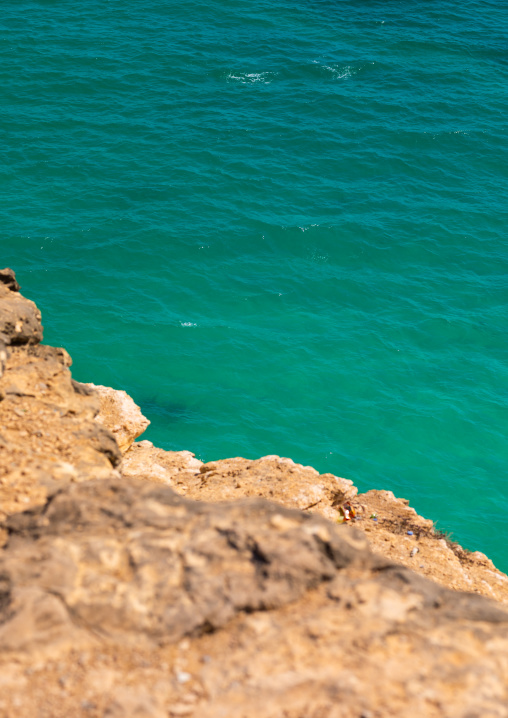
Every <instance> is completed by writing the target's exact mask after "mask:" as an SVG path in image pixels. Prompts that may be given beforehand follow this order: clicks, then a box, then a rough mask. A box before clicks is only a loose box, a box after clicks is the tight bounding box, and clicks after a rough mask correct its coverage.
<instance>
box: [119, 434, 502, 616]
mask: <svg viewBox="0 0 508 718" xmlns="http://www.w3.org/2000/svg"><path fill="white" fill-rule="evenodd" d="M122 471H123V473H124V475H125V476H129V477H136V478H143V477H144V478H147V479H150V480H152V481H159V482H161V483H166V484H168V485H171V486H172V487H173V488H174V489H175V491H177V492H178V493H179V494H181V495H183V496H187V497H188V498H193V499H196V500H198V501H215V502H216V501H234V500H235V499H241V498H246V497H262V498H266V499H270V500H272V501H276V502H277V503H279V504H281V505H283V506H287V507H289V508H299V509H302V510H305V511H309V512H313V513H317V514H320V515H321V516H324V517H325V518H327V519H330V520H331V521H334V522H338V521H342V517H341V514H340V512H339V506H340V505H341V504H343V503H344V502H345V501H350V502H351V503H352V505H353V507H354V508H355V509H356V520H355V521H354V522H351V524H350V525H352V524H353V523H354V525H355V527H356V528H358V529H360V530H362V531H364V532H365V533H366V534H367V536H368V538H369V542H370V544H371V546H372V548H373V550H375V551H378V552H379V553H380V554H382V555H383V556H386V557H387V558H389V559H390V560H392V561H396V562H398V563H401V564H404V565H405V566H408V567H409V568H411V569H413V570H414V571H416V572H417V573H420V574H422V575H423V576H426V577H427V578H430V579H432V580H434V581H438V582H439V583H441V584H442V585H443V586H447V587H448V588H453V589H456V590H462V591H474V592H475V593H480V594H482V595H484V596H488V597H489V598H494V599H496V600H498V601H502V602H503V603H505V604H507V605H508V577H507V576H506V575H505V574H504V573H502V572H501V571H499V570H498V569H496V567H495V566H494V565H493V564H492V562H491V561H490V560H489V559H488V558H487V557H486V556H484V555H483V554H480V553H478V552H476V553H475V552H469V551H465V550H464V549H462V548H461V547H460V546H458V545H457V544H454V543H453V542H451V541H449V540H448V539H446V538H444V537H443V535H442V534H440V533H439V532H436V531H434V524H433V522H432V521H430V520H429V519H424V518H423V517H422V516H419V515H418V514H417V513H416V511H415V510H414V509H413V508H412V507H410V506H408V502H407V501H406V500H404V499H397V498H396V497H395V496H394V495H393V493H392V492H391V491H369V492H367V493H365V494H361V495H357V489H356V487H355V486H353V484H352V482H351V481H348V480H347V479H341V478H339V477H336V476H334V475H333V474H319V473H318V472H317V471H316V470H315V469H313V468H312V467H308V466H302V465H300V464H295V463H294V462H293V461H291V459H285V458H281V457H279V456H265V457H262V458H261V459H257V460H255V461H250V460H248V459H242V458H235V459H223V460H221V461H213V462H209V463H206V464H201V462H199V461H198V460H197V459H195V458H194V455H193V454H190V453H189V452H172V451H164V450H162V449H157V448H155V447H154V446H153V445H152V444H151V442H143V441H142V442H139V443H136V444H134V445H133V447H132V449H131V450H130V451H129V452H127V454H126V455H125V460H124V465H123V468H122ZM373 514H375V515H376V518H377V520H374V519H372V518H371V515H373ZM408 531H412V535H408Z"/></svg>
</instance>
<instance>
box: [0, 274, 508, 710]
mask: <svg viewBox="0 0 508 718" xmlns="http://www.w3.org/2000/svg"><path fill="white" fill-rule="evenodd" d="M0 299H1V301H0V325H1V327H3V329H2V333H3V338H2V341H3V344H2V346H0V366H1V365H2V363H3V365H4V370H3V376H1V378H0V716H1V717H2V718H68V716H71V715H72V716H73V717H74V716H76V717H77V718H84V717H85V716H86V717H87V718H120V717H122V718H142V717H144V718H169V717H177V716H190V717H192V716H195V717H196V718H197V717H198V716H199V718H224V716H228V718H230V717H231V718H259V716H262V717H263V718H265V717H266V718H279V717H280V716H285V718H308V717H310V718H318V716H319V717H321V716H322V717H326V718H350V717H351V716H353V717H354V718H384V717H385V716H390V717H392V716H393V717H395V718H406V716H407V715H411V716H414V717H415V718H418V717H419V716H422V717H425V718H427V717H428V718H434V717H436V716H443V717H445V718H473V717H476V716H477V717H478V718H480V716H481V718H485V717H487V718H494V716H495V717H497V718H508V664H507V662H506V659H505V656H506V655H507V654H508V609H507V608H506V607H505V606H504V605H503V603H502V602H505V603H508V589H507V583H508V579H507V577H506V576H504V574H502V573H501V572H499V571H497V569H496V568H495V567H494V566H493V565H492V563H491V562H490V561H489V560H488V559H487V558H486V557H485V556H483V555H482V554H474V553H473V554H469V553H468V552H465V551H463V550H462V549H461V548H460V547H458V546H455V545H453V544H451V543H450V542H449V541H447V540H445V539H443V538H440V537H439V535H436V533H435V532H434V529H433V525H432V522H430V521H428V520H426V519H423V518H422V517H420V516H418V515H417V514H416V512H415V511H414V509H412V508H411V507H409V506H408V505H407V502H406V501H404V500H402V499H396V498H395V497H394V496H393V494H391V492H386V491H371V492H367V493H366V494H363V495H356V488H355V487H354V486H353V485H352V483H351V482H349V481H347V480H345V479H339V478H338V477H335V476H333V475H331V474H323V475H319V474H318V472H316V471H315V470H314V469H311V468H310V467H303V466H300V465H298V464H295V463H293V462H292V461H291V460H289V459H281V458H280V457H275V456H269V457H263V458H262V459H258V460H256V461H249V460H246V459H241V458H235V459H225V460H222V461H214V462H209V463H206V464H203V463H202V462H200V461H199V460H198V459H196V458H195V457H194V456H193V454H191V453H190V452H187V451H180V452H167V451H163V450H162V449H156V448H155V447H153V445H152V444H151V443H150V442H148V441H140V442H137V443H134V444H132V445H131V446H130V447H128V448H127V449H126V451H125V453H124V454H123V455H122V451H121V450H120V448H119V446H118V443H117V440H116V438H115V436H114V434H112V433H111V431H109V429H108V428H107V425H108V424H109V426H110V427H111V428H114V427H115V426H116V425H118V426H123V425H124V424H125V423H126V422H125V421H124V419H123V418H122V412H123V411H124V410H125V406H124V408H122V405H121V404H120V408H119V411H118V412H117V413H116V414H115V413H114V412H112V413H109V414H107V413H103V417H105V418H104V421H103V423H100V422H97V421H96V417H97V415H98V413H99V411H100V408H101V405H100V397H99V396H98V394H97V392H96V391H94V389H93V388H91V387H89V386H87V385H83V384H80V383H78V382H75V381H74V380H73V379H72V378H71V374H70V371H69V366H70V363H71V362H70V357H69V356H68V354H67V352H65V350H63V349H55V348H52V347H45V346H43V345H41V344H39V343H38V342H39V341H40V339H41V338H42V326H41V325H40V315H38V312H37V310H36V308H35V309H34V307H35V305H33V306H32V303H31V302H29V303H28V304H27V302H28V300H25V299H24V298H23V297H22V296H21V295H20V294H19V286H18V285H17V282H16V279H15V277H14V274H13V273H12V272H11V271H10V270H2V271H0ZM2 302H3V303H2ZM19 322H20V323H19ZM18 329H20V330H19V331H18ZM2 347H3V348H2ZM129 411H130V409H128V412H127V413H129ZM108 417H109V418H108ZM136 422H139V416H138V418H137V419H134V418H133V420H132V426H131V427H130V428H129V429H128V431H127V434H128V435H129V437H132V436H133V433H135V432H136V431H137V429H136V428H135V424H136ZM137 426H138V428H139V426H140V424H139V423H138V424H137ZM117 433H118V432H117ZM130 440H131V438H127V443H129V442H130ZM126 445H127V444H126ZM267 499H271V500H270V501H267ZM346 501H349V502H350V504H351V507H352V508H353V510H354V511H356V517H355V518H356V519H358V520H357V521H356V524H355V526H352V525H351V524H352V523H353V522H352V521H350V522H348V523H345V524H342V525H338V523H337V522H338V521H339V520H342V519H344V517H345V514H344V511H343V510H342V511H341V509H340V507H341V505H343V504H344V502H346ZM320 514H321V515H320ZM374 514H375V516H374ZM351 516H352V513H351V512H349V513H348V518H349V517H351ZM369 544H370V546H373V547H374V548H375V549H376V551H377V553H376V552H373V551H372V550H371V548H370V547H369ZM394 559H396V560H394ZM397 561H400V562H402V563H405V564H406V565H405V566H402V565H400V564H399V563H397ZM409 566H411V567H414V568H415V569H416V571H419V572H420V573H423V574H426V575H428V576H431V577H434V578H436V579H438V580H439V582H440V583H436V582H432V581H429V580H427V579H426V578H425V577H424V576H422V575H418V574H417V573H415V572H414V571H412V570H410V568H409ZM447 586H451V587H454V588H459V587H464V586H465V587H468V588H469V589H470V590H471V591H472V592H470V593H461V592H457V591H451V590H449V588H447ZM480 593H483V594H485V595H492V596H493V597H495V598H497V599H498V601H499V602H495V601H492V600H489V599H488V598H485V597H484V596H481V595H479V594H480Z"/></svg>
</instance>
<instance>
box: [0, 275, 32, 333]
mask: <svg viewBox="0 0 508 718" xmlns="http://www.w3.org/2000/svg"><path fill="white" fill-rule="evenodd" d="M19 288H20V287H19V284H18V283H17V282H16V277H15V275H14V272H13V271H12V270H10V269H2V270H0V340H2V342H4V343H5V344H7V345H9V344H11V345H18V344H38V343H39V342H40V341H42V324H41V313H40V312H39V310H38V309H37V307H36V305H35V304H34V303H33V302H32V301H30V300H29V299H26V298H25V297H23V296H22V295H21V294H19Z"/></svg>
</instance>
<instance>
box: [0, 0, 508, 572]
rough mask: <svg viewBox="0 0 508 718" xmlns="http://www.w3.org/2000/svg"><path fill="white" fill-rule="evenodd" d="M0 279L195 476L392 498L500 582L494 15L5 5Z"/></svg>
mask: <svg viewBox="0 0 508 718" xmlns="http://www.w3.org/2000/svg"><path fill="white" fill-rule="evenodd" d="M0 23H1V30H0V37H1V45H0V47H1V50H0V84H1V88H2V96H3V98H2V110H1V112H0V132H1V137H2V158H3V159H2V163H1V166H0V173H1V197H0V200H1V202H0V212H1V224H0V228H1V234H0V245H1V247H0V248H1V253H0V257H1V259H0V265H1V266H12V267H13V268H14V269H15V270H16V271H17V273H18V278H19V280H20V282H21V285H22V289H23V292H24V293H25V294H26V295H27V296H29V297H31V298H33V299H35V300H36V302H37V304H38V305H39V307H40V308H41V310H42V311H43V319H44V325H45V341H46V342H47V343H50V344H57V345H62V346H65V347H66V348H67V349H68V350H69V352H70V353H71V355H72V356H73V358H74V368H73V373H74V376H75V378H77V379H78V380H81V381H93V382H95V383H102V384H106V385H110V386H114V387H116V388H122V389H125V390H126V391H127V392H128V393H129V394H131V395H132V396H133V398H134V399H135V400H136V402H137V403H139V404H140V405H141V407H142V409H143V411H144V413H145V414H146V415H147V416H148V418H149V419H150V420H151V422H152V425H151V427H150V429H149V430H148V432H147V433H146V435H145V437H146V438H149V439H151V440H152V441H153V442H154V443H155V444H157V445H159V446H162V447H164V448H166V449H188V450H191V451H193V452H195V453H196V455H197V456H198V457H199V458H201V459H203V460H212V459H217V458H224V457H230V456H245V457H248V458H257V457H259V456H262V455H265V454H280V455H283V456H289V457H291V458H293V459H294V460H295V461H297V462H300V463H303V464H306V465H308V464H310V465H312V466H314V467H316V468H317V469H319V471H321V472H328V471H329V472H332V473H335V474H337V475H340V476H344V477H347V478H349V479H353V480H354V482H355V483H356V484H357V485H358V486H359V488H360V489H361V490H366V489H369V488H382V489H391V490H393V491H394V492H395V494H396V495H398V496H403V497H405V498H408V499H409V500H410V502H411V504H412V505H413V506H414V507H415V508H416V509H417V511H418V512H419V513H422V514H424V515H425V516H427V517H430V518H432V519H435V520H436V521H437V522H438V526H439V527H440V528H441V529H443V530H446V531H450V532H452V533H453V536H454V538H455V539H456V540H457V541H459V542H460V543H462V544H463V545H464V546H466V547H468V548H470V549H473V550H481V551H483V552H485V553H486V554H487V555H488V556H489V557H491V558H492V559H493V560H494V562H495V563H496V564H497V565H498V566H499V567H500V568H502V569H504V570H505V571H506V570H508V551H507V548H506V547H507V546H508V520H507V519H508V481H507V470H506V469H507V459H508V444H507V441H506V429H507V411H506V409H507V404H506V402H507V395H508V391H507V390H508V365H507V360H508V356H507V329H508V323H507V300H508V292H507V264H508V262H507V260H508V251H507V240H506V235H507V232H508V184H507V180H508V142H507V140H508V137H507V135H508V132H507V118H508V40H507V38H508V5H507V3H506V0H491V1H489V0H482V1H481V2H480V0H463V1H462V2H460V3H459V2H456V0H428V1H427V2H409V3H408V2H402V1H399V0H335V1H331V0H299V1H298V0H297V1H296V2H295V1H294V0H293V1H289V0H278V1H276V2H274V1H273V0H271V1H270V2H267V1H266V0H260V2H255V3H252V2H246V1H245V0H220V1H219V0H203V1H202V2H196V1H195V0H188V2H185V3H180V2H174V1H172V0H169V1H162V2H155V0H136V2H132V0H109V1H107V0H86V2H85V1H84V0H73V2H68V1H67V0H64V1H63V2H59V3H55V2H50V1H49V0H38V1H37V2H36V1H29V0H18V1H17V2H8V3H5V4H4V5H3V6H2V13H1V17H0Z"/></svg>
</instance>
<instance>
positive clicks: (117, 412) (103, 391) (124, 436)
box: [83, 384, 150, 453]
mask: <svg viewBox="0 0 508 718" xmlns="http://www.w3.org/2000/svg"><path fill="white" fill-rule="evenodd" d="M83 386H85V387H88V388H89V389H91V390H92V391H94V392H96V393H97V395H98V397H99V401H100V410H99V413H98V414H97V416H96V417H95V420H96V421H97V422H99V423H100V424H102V425H103V426H105V427H106V428H107V429H109V431H111V433H112V434H113V436H114V437H115V439H116V441H117V443H118V446H119V447H120V451H121V452H122V453H125V452H126V451H127V450H128V449H129V448H130V447H131V446H132V444H133V443H134V440H135V439H137V438H138V436H141V434H142V433H143V432H144V431H145V429H146V428H147V427H148V426H149V424H150V422H149V421H148V419H147V418H146V416H143V414H142V413H141V409H140V408H139V406H138V405H137V404H135V403H134V401H133V400H132V399H131V397H130V396H129V395H128V394H127V393H126V392H125V391H122V390H118V389H111V387H109V386H101V385H100V384H84V385H83Z"/></svg>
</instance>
